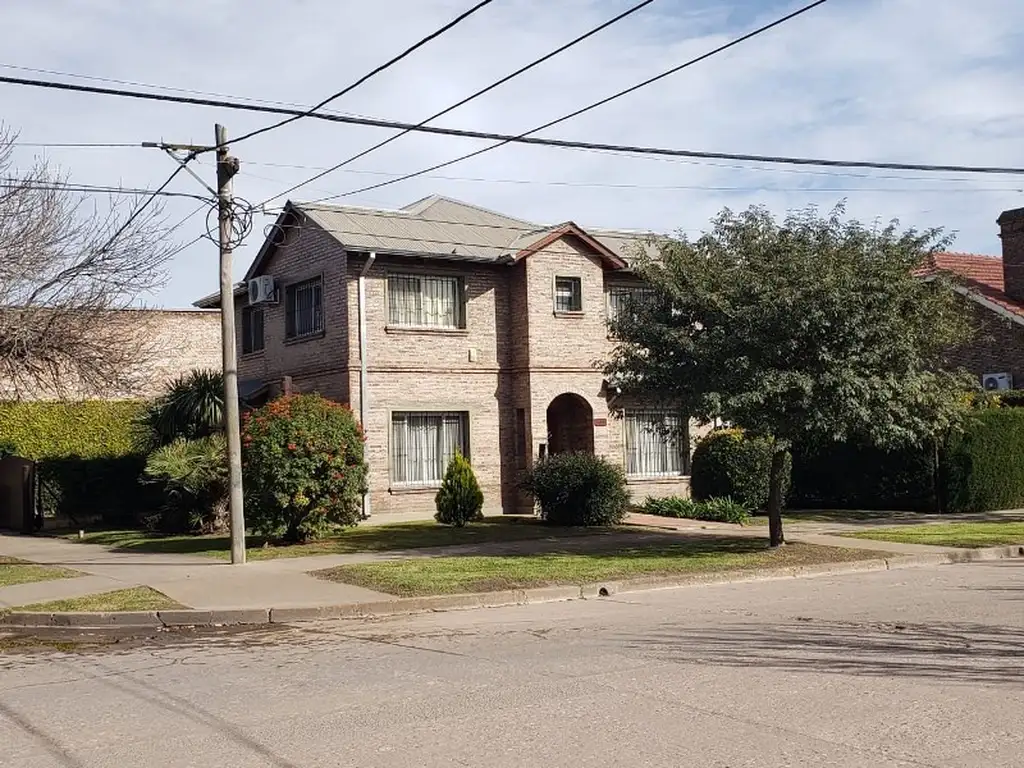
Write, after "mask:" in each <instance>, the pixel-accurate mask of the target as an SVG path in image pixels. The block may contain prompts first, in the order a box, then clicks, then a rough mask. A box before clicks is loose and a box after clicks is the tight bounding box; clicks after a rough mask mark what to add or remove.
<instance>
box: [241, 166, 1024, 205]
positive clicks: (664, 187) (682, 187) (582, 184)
mask: <svg viewBox="0 0 1024 768" xmlns="http://www.w3.org/2000/svg"><path fill="white" fill-rule="evenodd" d="M348 172H349V173H353V174H362V175H367V176H387V177H391V178H394V177H398V176H401V175H402V174H401V173H394V172H385V171H371V170H358V171H348ZM246 176H247V177H249V178H254V179H260V180H261V181H270V182H274V183H278V182H280V181H281V180H280V179H275V178H271V177H269V176H259V175H256V174H253V173H251V172H250V173H247V174H246ZM422 178H425V179H436V180H438V181H456V182H462V183H479V184H509V185H513V184H515V185H520V186H540V187H570V188H585V189H642V190H650V191H665V192H671V191H702V192H810V193H823V192H872V193H874V192H891V193H928V194H931V193H946V192H949V193H955V194H966V193H971V192H1013V193H1024V189H1022V188H1020V187H967V188H965V187H959V188H957V187H931V188H929V187H856V186H846V187H779V186H764V185H760V186H757V185H747V186H719V185H713V184H636V183H628V182H621V183H619V182H600V181H566V180H555V179H515V178H511V179H509V178H490V177H485V176H447V175H444V174H424V175H423V177H422ZM924 178H926V179H927V177H924ZM930 180H933V179H930ZM955 181H959V179H955ZM304 183H306V182H304ZM311 189H315V187H311ZM274 197H275V198H276V197H280V195H275V196H274ZM271 199H274V198H271ZM322 201H323V200H317V201H313V202H314V203H316V202H322ZM256 207H257V208H258V207H259V206H256Z"/></svg>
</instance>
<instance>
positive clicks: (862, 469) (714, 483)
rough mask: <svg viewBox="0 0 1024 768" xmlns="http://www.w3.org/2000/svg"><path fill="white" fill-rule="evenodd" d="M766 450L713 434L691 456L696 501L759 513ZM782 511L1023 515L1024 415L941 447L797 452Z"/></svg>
mask: <svg viewBox="0 0 1024 768" xmlns="http://www.w3.org/2000/svg"><path fill="white" fill-rule="evenodd" d="M767 484H768V450H767V447H766V445H764V444H763V443H761V441H757V440H751V439H748V438H746V437H744V436H743V433H742V432H741V431H740V430H735V429H723V430H716V431H715V432H712V433H711V434H709V435H708V436H707V437H705V438H704V440H702V441H701V443H700V444H698V446H697V449H696V450H695V451H694V456H693V476H692V479H691V490H692V493H693V497H694V499H697V500H701V499H706V498H713V497H723V496H729V497H732V498H733V499H735V500H736V501H738V502H740V503H741V504H742V505H743V506H744V507H745V508H746V509H748V510H750V511H756V510H758V509H760V508H762V507H763V505H764V501H765V500H766V498H767ZM787 506H788V507H790V508H792V509H866V510H906V511H914V512H936V511H943V512H984V511H989V510H996V509H1018V508H1022V507H1024V408H1020V407H1015V406H1008V404H1007V403H1003V407H997V408H988V409H986V410H980V411H978V412H976V413H975V414H973V415H972V416H971V418H970V420H969V421H968V422H967V424H966V425H965V427H964V429H963V431H961V432H958V433H956V434H954V435H953V436H952V437H950V438H949V439H948V440H946V441H945V442H944V443H943V444H941V445H938V446H936V445H935V444H932V445H931V446H926V447H922V448H910V447H908V448H904V449H899V450H883V449H880V448H876V447H873V446H870V445H866V444H858V443H834V444H831V445H826V446H820V447H816V448H814V449H811V448H809V447H807V446H795V447H794V449H793V452H792V474H791V484H790V492H789V498H788V502H787Z"/></svg>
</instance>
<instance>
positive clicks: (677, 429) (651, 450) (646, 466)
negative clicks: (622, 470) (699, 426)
mask: <svg viewBox="0 0 1024 768" xmlns="http://www.w3.org/2000/svg"><path fill="white" fill-rule="evenodd" d="M685 429H686V425H685V423H684V421H683V419H682V418H680V416H678V415H677V414H673V413H667V412H665V411H627V412H626V415H625V430H626V474H627V475H631V476H633V477H673V476H676V475H682V474H684V470H685V467H686V453H687V448H686V444H687V439H686V431H685Z"/></svg>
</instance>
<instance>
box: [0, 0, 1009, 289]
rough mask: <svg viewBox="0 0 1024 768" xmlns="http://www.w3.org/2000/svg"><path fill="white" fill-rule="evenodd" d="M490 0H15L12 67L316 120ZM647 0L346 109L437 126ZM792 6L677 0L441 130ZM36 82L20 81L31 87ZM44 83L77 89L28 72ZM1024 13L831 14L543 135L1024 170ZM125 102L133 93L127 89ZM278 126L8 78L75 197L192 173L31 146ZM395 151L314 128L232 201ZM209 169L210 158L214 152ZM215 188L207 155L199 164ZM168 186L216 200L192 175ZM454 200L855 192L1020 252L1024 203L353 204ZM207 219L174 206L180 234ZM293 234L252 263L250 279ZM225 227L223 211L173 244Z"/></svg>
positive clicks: (811, 174) (988, 8)
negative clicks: (1005, 226) (292, 111)
mask: <svg viewBox="0 0 1024 768" xmlns="http://www.w3.org/2000/svg"><path fill="white" fill-rule="evenodd" d="M472 4H473V3H472V2H471V0H375V2H373V3H366V2H355V1H354V0H341V2H339V1H338V0H288V1H287V2H273V3H272V2H268V0H244V2H243V0H177V1H176V2H175V3H167V2H165V1H164V0H134V1H133V2H131V3H126V2H123V0H46V2H40V0H5V2H4V3H3V4H2V6H0V28H2V29H3V30H4V46H3V49H2V52H0V74H6V75H11V76H22V77H38V78H44V79H58V80H63V81H67V82H78V83H92V84H98V85H103V84H104V83H96V82H95V81H87V80H84V79H81V78H82V76H88V77H91V78H110V79H117V80H125V81H133V82H137V83H146V84H151V85H154V86H161V87H163V88H168V87H169V88H176V89H189V90H193V91H202V92H210V93H216V94H221V95H223V96H228V97H231V98H233V99H236V100H243V99H244V100H255V101H261V102H285V103H288V104H293V105H301V106H310V105H312V104H314V103H316V102H318V101H320V100H321V99H323V98H325V97H326V96H328V95H329V94H331V93H334V92H336V91H338V90H340V89H341V88H343V87H344V86H346V85H348V84H349V83H351V82H352V81H354V80H356V79H357V78H358V77H360V76H362V75H363V74H365V73H366V72H367V71H369V70H371V69H373V68H374V67H376V66H377V65H379V64H380V63H382V62H384V61H386V60H387V59H389V58H390V57H391V56H393V55H394V54H396V53H398V52H399V51H401V50H402V49H404V48H406V47H407V46H408V45H410V44H412V43H413V42H415V41H417V40H418V39H420V38H422V37H423V36H425V35H427V34H429V33H430V32H432V31H434V30H435V29H437V28H438V27H440V26H442V25H443V24H445V23H446V22H447V21H448V20H450V19H452V18H453V17H455V16H456V15H458V14H459V13H461V12H462V11H464V10H466V9H467V8H469V7H470V6H471V5H472ZM631 4H632V2H631V1H629V2H627V0H558V2H552V1H551V0H495V2H492V3H491V4H490V5H489V6H487V7H485V8H484V9H482V10H480V11H478V12H477V13H476V14H474V15H473V16H472V17H471V18H469V19H468V20H466V21H465V22H463V23H462V24H460V25H459V26H458V27H456V28H455V29H453V30H451V31H450V32H448V33H446V34H445V35H443V36H442V37H440V38H438V39H437V40H435V41H433V42H431V43H429V44H428V45H427V46H425V47H424V48H421V49H420V50H418V51H417V52H415V53H414V54H412V55H411V56H410V57H409V58H407V59H405V60H403V61H402V62H400V63H399V64H397V65H395V66H394V67H392V68H390V69H389V70H387V71H385V72H384V73H382V74H380V75H378V76H376V77H374V78H372V79H371V80H369V81H368V82H366V83H365V84H364V85H362V86H360V87H359V88H358V89H356V90H354V91H353V92H351V93H350V94H348V95H346V96H344V97H342V98H341V99H338V100H337V101H336V102H334V103H332V104H331V105H330V107H328V109H332V110H336V111H339V112H347V113H351V114H358V115H367V116H372V117H381V118H387V119H393V120H399V121H407V122H417V121H419V120H422V119H424V118H426V117H427V116H429V115H431V114H433V113H434V112H437V111H439V110H441V109H443V108H445V107H447V106H449V105H450V104H453V103H455V102H456V101H458V100H460V99H461V98H463V97H464V96H466V95H469V94H470V93H472V92H474V91H475V90H478V89H479V88H481V87H483V86H485V85H487V84H489V83H491V82H493V81H494V80H497V79H499V78H501V77H503V76H504V75H506V74H508V73H509V72H511V71H513V70H515V69H517V68H518V67H519V66H522V65H523V64H525V63H527V62H529V61H531V60H533V59H535V58H538V57H539V56H541V55H543V54H545V53H547V52H548V51H550V50H552V49H554V48H557V47H558V46H559V45H561V44H563V43H565V42H567V41H568V40H571V39H572V38H574V37H576V36H578V35H580V34H582V33H583V32H585V31H587V30H589V29H591V28H593V27H595V26H597V25H598V24H600V23H602V22H603V21H606V20H607V19H609V18H611V17H612V16H615V15H616V14H617V13H619V12H621V11H622V10H624V9H625V8H626V7H628V6H629V5H631ZM801 4H802V3H790V2H775V1H774V0H656V2H654V3H652V4H651V5H650V6H648V7H647V8H645V9H643V10H641V11H639V12H638V13H636V14H634V15H632V16H630V17H629V18H628V19H626V20H624V21H622V22H620V23H619V24H616V25H615V26H613V27H611V28H609V29H607V30H605V31H603V32H601V33H599V34H598V35H595V36H594V37H593V38H591V39H589V40H587V41H585V42H584V43H582V44H580V45H578V46H576V47H574V48H572V49H570V50H569V51H567V52H565V53H563V54H561V55H559V56H557V57H556V58H554V59H552V60H551V61H549V62H547V63H545V64H543V65H541V66H539V67H537V68H536V69H534V70H531V71H530V72H528V73H527V74H525V75H523V76H521V77H519V78H517V79H515V80H513V81H511V82H510V83H507V84H506V85H504V86H502V87H500V88H498V89H496V90H495V91H492V92H491V93H489V94H487V95H485V96H484V97H481V98H480V99H477V100H475V101H473V102H470V103H469V104H467V105H466V106H464V107H461V108H460V109H458V110H456V111H454V112H452V113H450V114H449V115H446V116H444V117H443V118H441V119H440V120H438V121H437V124H438V125H442V126H447V127H456V128H469V129H475V130H484V131H494V132H504V133H519V132H523V131H526V130H528V129H530V128H533V127H535V126H537V125H540V124H542V123H544V122H546V121H548V120H550V119H553V118H555V117H559V116H561V115H563V114H566V113H568V112H571V111H573V110H575V109H577V108H579V107H581V106H584V105H587V104H589V103H591V102H593V101H596V100H598V99H601V98H603V97H605V96H607V95H610V94H611V93H614V92H616V91H618V90H620V89H622V88H625V87H627V86H630V85H633V84H634V83H637V82H639V81H641V80H644V79H646V78H647V77H650V76H652V75H655V74H658V73H660V72H662V71H664V70H666V69H669V68H670V67H673V66H676V65H678V64H680V63H682V62H683V61H685V60H687V59H689V58H692V57H694V56H696V55H699V54H701V53H703V52H705V51H707V50H710V49H712V48H714V47H716V46H718V45H720V44H722V43H724V42H726V41H728V40H729V39H732V38H734V37H737V36H739V35H742V34H744V33H745V32H747V31H749V30H751V29H753V28H755V27H757V26H759V25H761V24H764V23H766V22H768V21H771V20H774V19H775V18H777V17H779V16H782V15H784V14H785V13H787V12H788V11H791V10H794V9H795V8H797V7H798V6H799V5H801ZM17 68H22V69H17ZM26 68H28V69H43V70H51V71H54V72H63V73H69V74H75V75H77V76H79V77H76V78H71V77H64V76H57V75H49V74H41V73H38V72H31V71H28V69H26ZM1021 82H1024V3H1022V2H1020V0H975V1H974V2H964V0H829V2H826V3H825V4H824V5H823V6H820V7H818V8H816V9H814V10H812V11H810V12H808V13H806V14H804V15H802V16H800V17H798V18H796V19H794V20H792V21H790V22H787V23H786V24H784V25H782V26H780V27H778V28H776V29H774V30H772V31H769V32H767V33H765V34H764V35H761V36H758V37H756V38H754V39H752V40H750V41H747V42H744V43H742V44H740V45H738V46H736V47H735V48H733V49H731V50H729V51H727V52H726V53H723V54H720V55H717V56H714V57H712V58H710V59H708V60H706V61H703V62H701V63H699V64H697V65H695V66H693V67H690V68H688V69H686V70H683V71H681V72H679V73H677V74H675V75H673V76H671V77H670V78H667V79H665V80H662V81H661V82H659V83H656V84H654V85H652V86H650V87H648V88H645V89H643V90H641V91H639V92H637V93H634V94H631V95H629V96H627V97H624V98H622V99H619V100H617V101H615V102H612V103H610V104H608V105H605V106H603V107H601V108H599V109H596V110H594V111H592V112H590V113H588V114H586V115H583V116H580V117H579V118H576V119H573V120H570V121H568V122H566V123H563V124H561V125H559V126H556V127H554V128H551V129H549V130H548V131H545V132H544V133H543V134H541V135H544V136H549V137H554V138H562V139H573V140H582V141H592V142H604V143H622V144H630V145H651V146H658V147H668V148H678V149H694V150H707V151H719V152H732V153H750V154H761V155H790V156H804V157H822V158H834V159H850V160H852V159H857V160H874V161H895V162H910V163H928V164H959V165H998V166H1013V167H1024V141H1022V135H1024V90H1022V89H1021V87H1020V83H1021ZM113 87H117V86H116V85H114V86H113ZM273 120H274V118H273V116H271V115H258V114H251V113H243V112H238V111H227V110H222V109H216V108H209V107H195V106H185V105H178V104H156V103H152V102H139V101H133V100H128V99H119V98H114V97H110V96H96V95H85V94H72V93H65V92H56V91H43V90H38V89H31V88H26V87H19V86H12V85H5V84H0V122H3V123H4V124H6V125H7V126H8V127H9V128H11V129H13V130H16V131H18V132H19V137H18V141H19V146H18V147H17V148H16V154H15V161H16V163H17V164H19V165H21V166H28V165H29V164H31V162H32V161H33V158H34V157H35V156H38V155H43V156H45V157H46V159H47V160H48V161H49V162H50V163H51V164H52V165H54V166H55V167H58V168H60V170H61V171H62V172H64V173H66V174H67V176H68V177H69V178H70V180H71V181H72V182H74V183H85V184H100V185H110V184H113V185H123V186H125V187H143V188H154V187H156V186H158V185H159V184H160V183H162V182H163V181H164V180H165V179H166V178H167V176H168V175H169V174H170V173H171V171H172V170H173V169H174V164H173V161H172V160H171V159H170V158H168V157H167V156H166V155H164V154H163V153H162V152H160V151H159V150H156V149H144V148H141V147H138V146H133V147H127V148H116V149H108V148H103V149H100V148H58V147H52V146H48V147H36V146H29V145H32V144H57V143H83V142H105V143H131V144H136V145H137V144H140V143H141V142H143V141H160V140H163V141H169V142H180V143H198V144H208V143H211V142H212V140H213V125H214V123H215V122H221V123H223V124H224V125H226V126H227V128H228V132H229V136H239V135H242V134H243V133H245V132H247V131H250V130H253V129H256V128H259V127H261V126H263V125H266V124H268V123H270V122H273ZM388 135H390V133H389V132H388V131H385V130H381V129H376V128H365V127H355V126H348V125H342V124H337V123H327V122H323V121H319V120H308V119H307V120H302V121H298V122H296V123H293V124H291V125H288V126H286V127H283V128H280V129H278V130H275V131H272V132H269V133H267V134H265V135H262V136H259V137H255V138H253V139H251V140H249V141H245V142H241V143H239V144H236V145H233V146H232V153H233V154H234V155H236V156H237V157H238V158H239V160H240V162H241V171H240V173H239V175H238V176H237V177H236V180H235V193H236V194H237V195H239V196H242V197H244V198H245V199H247V200H249V201H252V202H262V201H264V200H268V199H271V200H272V203H271V204H272V205H274V204H276V205H280V204H281V203H283V202H284V198H280V197H276V196H277V195H279V194H280V193H281V192H282V191H283V190H285V189H287V188H288V187H289V186H291V185H293V184H296V183H298V182H300V181H302V180H304V179H306V178H308V177H309V176H311V175H313V174H314V173H316V172H317V170H318V169H320V168H322V167H325V166H329V165H333V164H335V163H338V162H340V161H341V160H343V159H345V158H346V157H348V156H350V155H352V154H355V153H356V152H358V151H361V150H363V149H365V148H367V147H369V146H372V145H373V144H374V143H376V142H377V141H379V140H381V139H382V138H385V137H386V136H388ZM480 146H482V142H480V141H476V140H469V139H456V138H450V137H439V136H430V135H408V136H405V137H402V138H401V139H399V140H397V141H395V142H393V143H392V144H390V145H388V146H387V147H385V148H383V149H381V150H379V151H377V152H374V153H372V154H370V155H368V156H367V157H365V158H363V159H361V160H359V161H358V162H356V163H354V164H353V165H352V166H350V167H348V168H346V169H343V170H341V171H338V172H336V173H333V174H331V175H328V176H327V177H326V178H324V179H320V180H318V181H316V182H315V183H312V184H310V185H308V186H306V187H303V188H302V189H301V190H299V191H297V192H295V193H293V199H295V200H311V199H316V198H320V197H324V196H328V195H339V194H343V193H346V192H350V191H352V190H356V189H358V188H360V187H363V186H366V185H368V184H371V183H375V182H377V181H381V180H384V179H387V178H392V177H394V176H396V175H399V174H403V173H407V172H410V171H414V170H418V169H420V168H425V167H427V166H430V165H432V164H434V163H438V162H441V161H444V160H448V159H450V158H454V157H457V156H458V155H460V154H464V153H466V152H468V151H471V150H473V149H477V148H479V147H480ZM208 157H209V156H207V158H208ZM190 167H192V168H193V169H194V170H195V171H196V172H197V173H198V174H199V175H201V176H202V177H203V178H204V179H206V180H207V181H208V183H210V184H211V185H212V184H213V177H214V168H213V165H212V163H211V162H210V161H209V159H206V160H204V161H202V162H199V163H194V164H193V165H192V166H190ZM169 189H171V190H173V191H177V192H183V193H190V194H204V192H205V191H204V190H203V187H202V186H201V185H200V184H199V182H198V181H196V180H195V179H193V178H191V177H189V176H187V175H185V174H180V175H179V177H178V178H177V179H175V181H174V182H173V183H172V185H171V186H170V187H169ZM435 193H436V194H443V195H447V196H450V197H454V198H456V199H459V200H463V201H466V202H470V203H473V204H476V205H480V206H484V207H486V208H491V209H494V210H498V211H501V212H503V213H507V214H511V215H514V216H517V217H520V218H524V219H527V220H530V221H535V222H538V223H544V224H546V223H554V222H562V221H566V220H572V221H575V222H577V223H578V224H580V225H581V226H583V227H587V226H593V227H601V228H622V229H637V230H643V231H657V232H671V231H684V232H686V233H688V234H691V235H695V234H698V233H699V232H700V231H701V230H702V229H705V228H707V226H708V222H709V220H710V219H711V217H712V216H713V215H714V214H715V213H716V212H717V211H719V210H720V209H721V208H723V207H725V206H728V207H730V208H733V209H742V208H746V207H747V206H749V205H752V204H764V205H767V206H768V207H769V208H770V209H771V210H772V211H774V212H776V213H777V214H780V215H781V214H784V213H785V211H786V210H788V209H792V208H801V207H804V206H806V205H808V204H812V203H813V204H816V205H818V206H820V207H822V208H824V209H829V208H831V207H832V206H833V205H835V204H836V203H837V202H839V201H840V200H841V199H845V200H846V201H847V211H848V213H849V214H850V215H851V216H854V217H857V218H859V219H861V220H863V221H873V220H876V219H881V220H884V221H888V220H889V219H892V218H898V219H899V220H900V221H901V223H902V224H904V225H906V226H914V227H918V228H927V227H943V228H945V229H946V230H948V231H951V232H955V233H956V235H957V238H956V241H955V243H954V246H953V249H954V250H958V251H968V252H976V253H987V254H992V255H997V254H999V253H1000V243H999V238H998V227H997V226H996V224H995V219H996V217H997V216H998V215H999V213H1000V212H1001V211H1002V210H1005V209H1008V208H1015V207H1020V206H1024V176H991V175H988V176H982V175H962V174H952V173H934V174H928V173H922V172H910V171H866V170H846V171H843V170H840V171H837V170H834V169H810V168H794V167H791V166H790V167H787V166H774V167H773V166H765V165H756V164H751V163H735V162H724V161H681V160H677V159H652V158H643V157H636V156H619V155H612V154H607V153H597V152H584V151H576V150H564V149H554V148H541V147H533V146H505V147H502V148H500V149H497V150H495V151H493V152H489V153H487V154H485V155H482V156H480V157H478V158H473V159H472V160H468V161H466V162H463V163H460V164H457V165H455V166H452V167H450V168H446V169H444V170H442V171H438V172H437V173H435V174H430V175H427V176H426V177H421V178H417V179H412V180H409V181H404V182H401V183H398V184H394V185H391V186H389V187H386V188H383V189H380V190H375V191H373V192H368V193H366V194H365V195H356V196H349V197H345V198H343V199H342V200H340V201H339V202H341V203H345V204H357V205H367V206H375V207H387V208H397V207H401V206H403V205H406V204H408V203H410V202H413V201H415V200H417V199H419V198H421V197H424V196H426V195H430V194H435ZM197 205H198V203H196V202H195V201H193V200H188V199H171V200H168V201H167V202H166V203H165V207H164V212H165V215H166V216H167V217H168V221H169V222H170V223H172V224H173V223H176V222H178V221H180V220H181V219H183V218H184V217H185V216H187V215H188V214H189V213H191V212H192V211H193V210H195V208H196V207H197ZM271 221H272V218H271V217H267V216H257V217H256V220H255V223H254V228H253V232H252V234H251V235H250V236H249V238H248V240H247V241H246V243H245V244H244V245H243V246H242V247H241V248H240V249H238V250H237V251H236V256H235V258H236V264H235V274H236V277H241V276H242V274H243V273H244V271H245V269H246V267H247V266H248V264H249V263H250V262H251V261H252V259H253V258H254V257H255V255H256V253H257V251H258V250H259V246H260V244H261V242H262V239H263V236H264V229H265V227H266V226H267V225H268V224H269V223H270V222H271ZM204 229H205V224H204V223H203V218H202V216H199V215H197V216H194V217H193V218H191V219H189V220H187V221H185V223H184V224H182V225H181V227H180V228H179V229H178V230H177V231H176V232H175V235H174V236H175V237H176V238H177V239H178V241H179V242H181V243H186V242H188V241H190V240H192V239H193V238H195V237H197V236H198V235H200V234H201V233H202V232H203V231H204ZM217 274H218V268H217V250H216V247H215V246H214V245H213V244H212V243H211V242H209V241H207V240H201V241H200V242H199V243H196V244H195V245H193V246H190V247H188V248H186V249H184V250H183V251H181V252H180V253H179V254H178V255H177V256H176V257H175V258H174V260H173V263H172V264H171V265H170V268H169V278H168V281H167V283H166V285H165V287H164V288H163V289H162V290H160V291H159V292H158V293H156V294H155V295H153V296H152V297H149V298H148V299H147V303H148V304H150V305H152V306H165V307H185V306H189V305H190V304H191V302H193V301H194V300H195V299H197V298H199V297H200V296H202V295H205V294H209V293H211V292H213V291H215V290H216V289H217Z"/></svg>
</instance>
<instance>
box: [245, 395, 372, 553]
mask: <svg viewBox="0 0 1024 768" xmlns="http://www.w3.org/2000/svg"><path fill="white" fill-rule="evenodd" d="M242 451H243V461H244V465H243V478H244V482H245V490H246V497H245V505H246V506H245V512H246V522H247V523H248V524H249V526H250V527H251V528H252V530H253V532H255V533H257V534H262V535H266V536H275V537H281V538H283V539H285V540H286V541H306V540H309V539H317V538H322V537H323V536H326V535H328V534H330V533H332V532H335V531H337V530H338V529H339V528H340V527H342V526H347V525H354V524H355V523H356V522H357V521H358V520H359V515H360V509H361V498H362V494H363V493H364V491H365V490H366V463H365V462H364V460H363V431H362V429H361V428H360V426H359V424H358V423H357V422H356V419H355V416H353V415H352V411H351V410H350V409H349V408H347V407H346V406H343V405H339V404H338V403H334V402H331V401H330V400H326V399H324V398H323V397H321V396H320V395H312V394H310V395H286V396H285V397H281V398H278V399H277V400H273V401H271V402H270V403H268V404H267V405H265V406H263V407H262V408H260V409H259V410H257V411H253V412H250V413H248V414H246V415H245V417H244V427H243V433H242Z"/></svg>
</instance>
